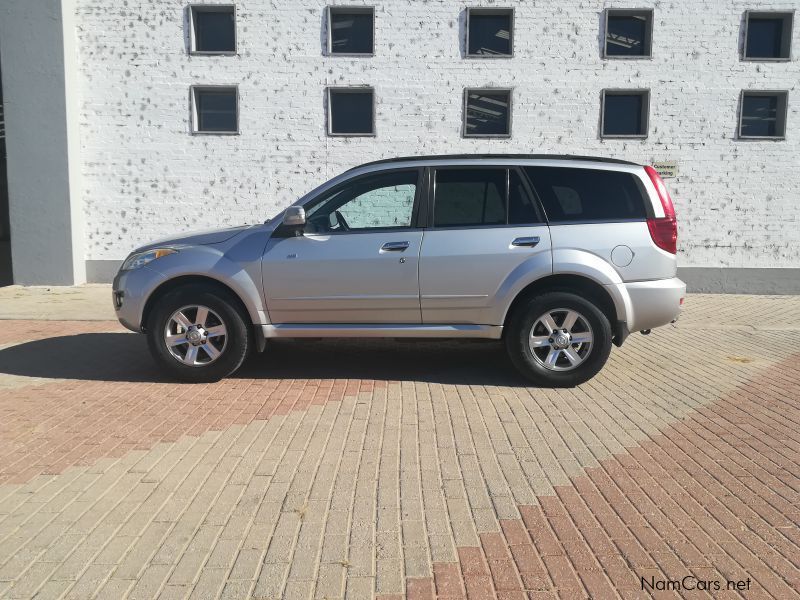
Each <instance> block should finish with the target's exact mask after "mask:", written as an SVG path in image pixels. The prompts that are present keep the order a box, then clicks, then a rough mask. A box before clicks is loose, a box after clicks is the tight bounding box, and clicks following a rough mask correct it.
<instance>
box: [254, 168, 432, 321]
mask: <svg viewBox="0 0 800 600" xmlns="http://www.w3.org/2000/svg"><path fill="white" fill-rule="evenodd" d="M419 179H420V170H418V169H408V170H399V171H387V172H381V173H380V174H373V175H367V176H363V177H359V178H355V179H353V180H350V181H347V182H345V183H343V184H340V185H338V186H336V187H335V188H333V189H331V190H328V191H325V192H323V193H322V194H321V195H320V196H319V197H317V198H315V199H314V200H312V201H311V202H309V203H308V204H307V205H306V206H305V208H306V215H307V224H306V228H305V231H304V232H303V235H302V236H297V237H295V236H292V237H275V236H273V239H271V240H270V242H269V244H268V245H267V250H266V253H265V255H264V260H263V263H262V271H263V282H264V283H263V284H264V296H265V298H266V300H267V310H268V311H269V316H270V320H271V321H272V322H273V323H276V324H277V323H282V324H283V323H373V324H392V323H405V324H409V323H411V324H419V323H420V322H421V317H420V305H419V280H418V276H419V275H418V269H419V252H420V248H421V244H422V230H421V229H418V228H416V227H415V226H414V225H415V223H414V219H415V214H416V206H417V205H418V203H419V199H418V196H419V193H418V190H419V187H420V185H419ZM278 235H280V234H278Z"/></svg>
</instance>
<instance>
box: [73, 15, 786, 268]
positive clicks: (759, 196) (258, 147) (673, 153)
mask: <svg viewBox="0 0 800 600" xmlns="http://www.w3.org/2000/svg"><path fill="white" fill-rule="evenodd" d="M213 1H214V2H219V0H213ZM347 3H348V4H356V5H357V4H366V5H372V6H375V7H376V55H375V56H374V57H371V58H344V57H325V56H324V55H323V40H324V39H325V34H324V30H323V13H324V6H325V3H324V2H322V1H320V0H280V1H279V0H246V1H245V0H240V1H238V2H237V10H238V36H239V55H238V56H235V57H196V56H189V55H188V54H187V52H186V34H187V32H186V11H185V7H186V4H185V2H181V1H177V0H137V1H134V0H128V1H119V2H113V3H112V2H109V1H108V0H80V1H79V9H78V10H79V14H78V20H77V21H78V24H79V27H78V31H77V35H78V38H79V48H80V57H79V60H80V65H81V72H80V75H81V81H80V86H79V89H80V91H81V98H80V101H81V107H82V116H81V131H80V135H81V145H82V152H83V155H82V165H83V168H82V172H83V180H82V185H83V193H84V202H85V210H86V221H87V223H86V236H87V240H86V248H87V250H86V252H87V259H89V260H106V259H121V258H123V257H124V256H125V254H126V253H127V252H128V251H130V250H131V249H132V248H133V247H134V246H136V245H138V244H142V243H144V242H147V241H149V240H151V239H154V238H158V237H163V236H168V235H170V234H173V233H175V232H179V231H185V230H190V229H199V228H208V227H216V226H223V225H231V224H237V223H241V222H258V221H262V220H264V219H265V218H266V217H269V216H271V215H273V214H274V213H275V212H277V211H278V209H279V208H280V207H282V206H285V205H286V204H288V203H290V202H291V201H293V200H294V199H295V198H296V197H297V196H299V195H300V194H302V193H304V192H306V191H308V190H309V189H311V188H313V187H314V186H316V185H318V184H319V183H321V182H323V181H324V180H326V179H328V178H330V177H332V176H334V175H336V174H338V173H339V172H341V171H342V170H344V169H346V168H349V167H351V166H354V165H357V164H359V163H362V162H366V161H370V160H375V159H379V158H386V157H391V156H396V155H409V154H421V153H448V152H535V153H540V152H555V153H575V154H597V155H602V156H611V157H618V158H625V159H630V160H634V161H638V162H653V161H662V160H675V161H677V162H678V164H679V168H680V176H679V177H678V178H677V179H673V180H668V182H667V183H668V186H669V187H670V189H671V191H672V194H673V197H674V199H675V203H676V205H677V210H678V214H679V219H680V247H681V264H682V265H685V266H731V267H775V266H783V267H800V194H799V193H798V190H800V141H799V140H800V90H798V82H799V81H800V67H799V66H798V61H797V60H796V59H795V60H793V61H792V62H789V63H785V62H784V63H756V62H741V61H740V60H739V56H740V52H739V44H740V39H741V31H742V18H743V13H744V11H745V10H747V9H758V10H767V9H794V10H797V9H798V8H800V1H785V0H784V1H777V0H776V1H773V0H750V1H749V2H743V1H738V0H674V1H667V0H664V1H653V0H618V1H601V0H559V1H558V2H553V1H552V0H504V1H503V2H502V3H494V4H493V3H491V2H487V1H486V0H479V1H477V2H475V3H474V4H472V3H469V4H467V3H464V2H456V1H453V0H367V1H366V2H365V1H362V0H352V2H347ZM467 5H469V6H481V5H486V6H493V5H496V6H514V7H515V8H516V22H515V56H514V58H512V59H496V60H475V59H472V60H467V59H463V58H461V51H460V44H463V22H464V9H465V7H466V6H467ZM606 7H622V8H626V7H628V8H644V7H653V8H654V9H655V28H654V39H653V59H652V60H602V59H601V58H600V43H601V39H600V30H601V20H602V10H603V9H604V8H606ZM797 29H798V27H797V24H795V34H794V40H793V53H792V54H793V56H795V57H798V56H800V44H799V43H798V39H800V33H798V31H797ZM192 84H238V85H239V90H240V105H241V115H240V123H241V132H242V133H241V135H239V136H235V137H224V136H192V135H190V134H189V129H190V123H189V118H190V117H189V86H190V85H192ZM350 84H352V85H360V84H369V85H371V86H374V88H375V91H376V102H377V137H375V138H330V137H326V135H325V114H324V108H323V96H324V89H325V86H326V85H350ZM481 86H497V87H513V88H514V92H513V136H512V138H511V139H508V140H475V139H462V138H461V137H460V130H461V118H462V114H461V113H462V98H463V95H462V94H463V89H464V88H465V87H481ZM614 87H623V88H624V87H632V88H649V89H651V90H652V98H651V110H650V136H649V138H648V139H647V140H644V141H638V140H637V141H623V140H600V139H599V136H598V122H599V114H600V92H601V90H602V89H603V88H614ZM743 88H753V89H787V90H789V116H788V124H787V139H786V140H785V141H780V142H775V141H742V140H737V139H736V123H737V110H738V103H739V93H740V90H741V89H743Z"/></svg>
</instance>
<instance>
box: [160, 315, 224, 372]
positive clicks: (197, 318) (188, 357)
mask: <svg viewBox="0 0 800 600" xmlns="http://www.w3.org/2000/svg"><path fill="white" fill-rule="evenodd" d="M227 342H228V330H227V327H226V326H225V323H224V321H223V320H222V319H221V318H220V316H219V315H218V314H217V313H215V312H214V311H213V310H211V309H210V308H208V307H207V306H201V305H194V306H192V305H189V306H184V307H182V308H179V309H178V310H176V311H175V312H174V313H172V316H171V317H170V318H169V319H167V325H166V327H165V328H164V343H165V344H166V347H167V349H168V350H169V353H170V354H171V355H172V356H173V358H175V360H177V361H179V362H181V363H183V364H185V365H188V366H190V367H204V366H206V365H209V364H211V363H213V362H214V361H215V360H217V359H218V358H219V357H220V356H221V355H222V353H223V352H224V351H225V347H226V345H227Z"/></svg>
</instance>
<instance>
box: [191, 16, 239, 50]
mask: <svg viewBox="0 0 800 600" xmlns="http://www.w3.org/2000/svg"><path fill="white" fill-rule="evenodd" d="M192 10H193V12H194V14H193V17H192V20H193V21H194V50H195V51H197V52H235V51H236V23H235V21H234V12H233V7H227V6H226V7H220V8H217V7H213V8H207V7H200V6H195V7H193V8H192Z"/></svg>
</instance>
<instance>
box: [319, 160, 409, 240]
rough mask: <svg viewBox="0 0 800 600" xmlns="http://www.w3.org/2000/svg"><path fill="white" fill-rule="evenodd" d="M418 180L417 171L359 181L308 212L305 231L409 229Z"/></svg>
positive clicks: (383, 175) (399, 172) (387, 174)
mask: <svg viewBox="0 0 800 600" xmlns="http://www.w3.org/2000/svg"><path fill="white" fill-rule="evenodd" d="M417 178H418V172H417V171H415V170H414V171H395V172H392V173H386V174H382V175H376V176H373V177H364V178H361V179H358V180H357V181H355V182H353V183H352V184H351V185H347V186H345V187H344V188H340V189H339V190H337V191H335V192H334V193H333V194H331V195H330V196H328V197H326V198H325V199H324V200H322V202H320V203H319V204H317V205H316V206H314V207H313V208H311V209H309V211H308V217H307V225H306V231H307V232H308V233H329V232H337V231H350V230H362V229H376V228H392V227H410V226H411V220H412V216H413V212H414V197H415V196H416V192H417Z"/></svg>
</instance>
